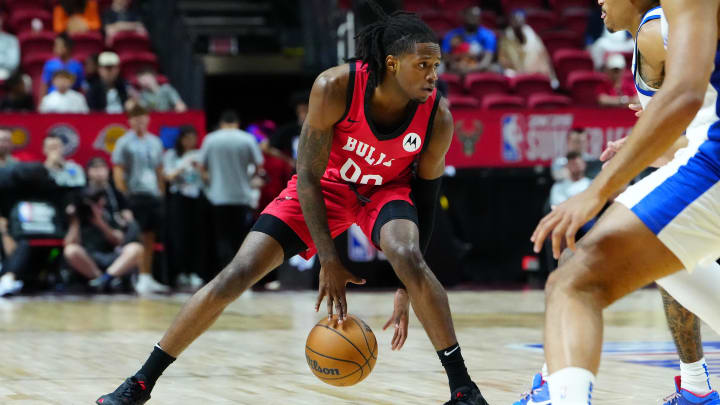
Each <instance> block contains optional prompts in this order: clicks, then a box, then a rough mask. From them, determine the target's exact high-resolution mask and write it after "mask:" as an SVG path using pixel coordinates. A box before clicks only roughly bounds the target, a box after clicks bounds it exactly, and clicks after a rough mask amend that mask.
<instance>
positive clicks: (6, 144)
mask: <svg viewBox="0 0 720 405" xmlns="http://www.w3.org/2000/svg"><path fill="white" fill-rule="evenodd" d="M12 148H13V144H12V133H11V132H10V130H9V129H8V128H3V127H0V168H2V167H10V166H11V165H14V164H15V163H17V160H15V158H14V157H13V156H12V155H11V154H10V152H12Z"/></svg>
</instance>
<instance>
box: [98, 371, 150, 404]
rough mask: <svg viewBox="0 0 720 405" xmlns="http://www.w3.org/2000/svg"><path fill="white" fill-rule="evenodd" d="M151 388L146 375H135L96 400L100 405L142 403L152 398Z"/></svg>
mask: <svg viewBox="0 0 720 405" xmlns="http://www.w3.org/2000/svg"><path fill="white" fill-rule="evenodd" d="M150 390H151V387H149V386H148V385H147V384H146V383H145V377H144V376H142V375H134V376H132V377H130V378H128V379H127V380H125V382H124V383H122V384H121V385H120V386H119V387H117V389H116V390H115V391H113V392H112V393H110V394H107V395H103V396H101V397H100V398H98V400H97V401H95V403H96V404H98V405H142V404H144V403H145V402H147V401H148V400H149V399H150Z"/></svg>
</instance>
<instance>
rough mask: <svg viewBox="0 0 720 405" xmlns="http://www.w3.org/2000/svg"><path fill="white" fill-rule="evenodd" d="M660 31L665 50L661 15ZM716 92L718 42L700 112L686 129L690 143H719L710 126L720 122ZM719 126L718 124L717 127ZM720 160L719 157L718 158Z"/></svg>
mask: <svg viewBox="0 0 720 405" xmlns="http://www.w3.org/2000/svg"><path fill="white" fill-rule="evenodd" d="M660 27H661V28H660V29H661V31H662V37H663V42H664V43H665V49H667V45H668V37H669V35H670V27H669V26H668V21H667V18H665V15H664V14H663V16H662V18H661V19H660ZM718 91H720V42H718V48H717V49H716V51H715V61H714V63H713V71H712V75H711V76H710V85H709V86H708V88H707V92H705V100H704V101H703V105H702V107H701V108H700V110H699V111H698V112H697V114H696V115H695V119H693V121H692V122H691V123H690V125H689V126H688V129H687V137H688V141H689V142H690V143H695V142H699V143H702V142H703V141H705V140H707V139H712V140H715V141H720V127H718V128H717V129H714V130H712V129H711V128H710V126H713V127H715V125H713V124H715V123H718V122H720V116H719V115H718V113H720V111H718V110H720V105H718ZM717 126H720V123H719V124H718V125H717ZM718 158H719V159H720V156H718Z"/></svg>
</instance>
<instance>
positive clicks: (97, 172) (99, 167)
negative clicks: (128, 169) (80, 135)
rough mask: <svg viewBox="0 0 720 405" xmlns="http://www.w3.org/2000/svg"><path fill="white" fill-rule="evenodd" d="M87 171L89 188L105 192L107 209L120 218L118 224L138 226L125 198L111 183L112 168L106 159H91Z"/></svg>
mask: <svg viewBox="0 0 720 405" xmlns="http://www.w3.org/2000/svg"><path fill="white" fill-rule="evenodd" d="M86 170H87V181H88V187H92V188H94V189H97V190H104V191H105V200H106V201H107V205H106V207H107V209H108V210H110V212H111V213H112V215H113V216H115V217H119V218H116V222H118V223H122V222H123V221H127V222H131V223H134V224H135V225H136V226H137V224H136V223H135V218H134V217H133V214H132V211H130V207H129V205H128V203H127V200H126V199H125V196H124V195H123V194H122V193H121V192H119V191H118V190H117V188H115V186H114V185H113V184H112V183H111V182H110V166H108V163H107V162H106V161H105V159H103V158H101V157H94V158H92V159H90V160H89V161H88V163H87V169H86ZM136 231H139V230H136Z"/></svg>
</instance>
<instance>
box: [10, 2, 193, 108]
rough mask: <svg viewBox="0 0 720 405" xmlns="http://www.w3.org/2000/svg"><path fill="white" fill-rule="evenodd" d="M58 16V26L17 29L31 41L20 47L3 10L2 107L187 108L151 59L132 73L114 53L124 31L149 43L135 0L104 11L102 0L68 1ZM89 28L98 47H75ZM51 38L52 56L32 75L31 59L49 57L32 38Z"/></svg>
mask: <svg viewBox="0 0 720 405" xmlns="http://www.w3.org/2000/svg"><path fill="white" fill-rule="evenodd" d="M136 3H137V2H136ZM52 13H53V14H52V16H53V18H52V27H44V26H43V22H42V20H41V19H39V18H36V19H34V20H32V24H31V27H29V28H27V29H25V30H24V31H22V32H20V33H18V34H17V35H21V36H23V42H24V43H25V44H27V45H25V46H26V47H27V49H21V41H19V40H18V36H16V35H14V34H13V33H11V32H9V31H8V28H9V27H8V24H6V21H5V20H4V16H6V15H7V14H5V13H3V12H2V10H0V86H1V87H2V88H3V90H2V92H0V111H5V112H29V111H38V112H40V113H77V114H83V113H88V112H91V111H96V112H107V113H122V112H125V111H127V110H128V109H130V108H131V107H132V106H133V105H136V104H138V105H141V106H142V107H143V108H145V109H147V110H150V111H175V112H183V111H185V110H187V106H186V105H185V103H184V102H183V100H182V99H181V97H180V95H179V94H178V92H177V91H176V90H175V89H174V88H173V87H172V85H170V84H169V83H168V82H167V79H166V78H165V77H164V76H162V75H158V73H157V72H156V70H155V67H154V66H153V64H152V63H148V64H147V65H146V66H142V67H140V68H138V69H136V70H132V71H130V70H128V69H126V68H124V67H123V65H122V61H121V56H120V55H118V53H116V52H115V51H114V39H115V38H116V36H118V34H120V33H123V32H125V33H127V32H131V33H134V34H137V35H140V36H141V37H142V36H144V38H146V40H147V36H148V33H147V31H146V29H145V27H144V25H143V23H142V21H141V18H140V14H139V13H138V12H137V11H136V10H135V8H132V7H130V1H129V0H113V1H112V3H111V4H110V5H109V7H108V8H107V9H106V10H104V11H102V12H101V11H100V10H99V6H98V2H97V0H63V1H60V2H59V3H58V4H57V5H55V6H54V7H53V9H52ZM48 28H52V30H51V31H50V30H48ZM20 29H21V28H17V27H16V30H20ZM89 33H95V34H97V36H98V37H99V38H102V41H100V40H98V44H97V47H95V49H96V50H97V52H91V53H89V54H87V53H85V52H83V51H79V52H76V51H75V42H76V39H78V38H80V39H83V38H85V37H83V36H87V35H89ZM48 37H49V38H53V37H54V42H53V45H52V54H51V55H50V54H48V55H47V59H46V60H44V61H42V62H43V65H42V68H41V69H40V70H38V73H33V71H32V68H30V67H28V66H30V65H31V62H29V59H32V57H33V56H36V55H37V56H40V57H42V56H44V53H43V52H41V51H38V50H36V49H34V48H33V44H35V42H34V41H33V40H38V41H39V40H40V39H46V38H48ZM148 43H149V41H148ZM35 46H37V45H35ZM24 68H27V69H26V70H25V69H24ZM2 93H4V95H2Z"/></svg>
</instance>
